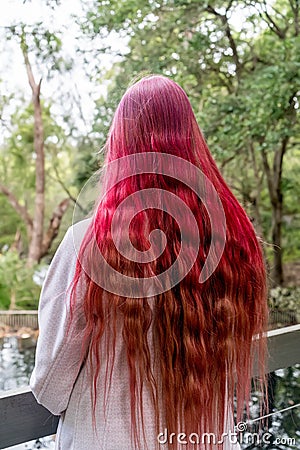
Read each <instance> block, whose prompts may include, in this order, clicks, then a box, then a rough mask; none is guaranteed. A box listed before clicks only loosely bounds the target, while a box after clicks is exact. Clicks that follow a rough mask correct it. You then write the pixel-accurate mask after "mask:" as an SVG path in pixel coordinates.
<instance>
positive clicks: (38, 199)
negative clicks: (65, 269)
mask: <svg viewBox="0 0 300 450" xmlns="http://www.w3.org/2000/svg"><path fill="white" fill-rule="evenodd" d="M7 33H8V37H9V38H10V39H13V38H14V39H17V40H18V42H19V46H20V49H21V51H22V55H23V59H24V65H25V68H26V73H27V78H28V83H29V86H30V89H31V93H32V106H33V109H32V118H33V123H32V125H33V129H32V130H30V131H31V132H32V134H31V135H29V142H30V140H31V138H32V149H31V150H29V154H30V159H31V161H33V160H34V166H35V169H34V189H35V195H34V211H33V212H31V211H30V209H29V208H28V207H27V206H26V204H24V203H22V202H21V201H19V199H18V198H17V196H16V195H15V193H14V192H13V191H12V190H11V189H10V188H9V186H7V185H5V184H4V183H3V181H2V182H1V184H0V191H1V192H2V194H3V195H4V196H5V197H6V198H7V200H8V202H9V203H10V205H11V206H12V207H13V208H14V210H15V211H16V212H17V214H18V215H19V216H20V218H21V219H22V221H23V222H24V224H25V227H26V231H27V238H28V258H27V260H28V265H29V266H32V265H33V264H34V263H36V262H39V261H40V260H41V258H42V257H43V256H44V255H46V254H47V252H48V251H49V249H50V247H51V244H52V242H53V240H54V239H55V237H56V236H57V234H58V231H59V227H60V224H61V221H62V218H63V215H64V214H65V212H66V210H67V208H68V205H69V201H70V199H69V198H64V199H63V200H61V201H60V202H59V204H58V205H57V206H56V207H55V208H54V210H53V212H52V215H51V217H50V220H49V225H48V228H47V229H46V231H44V220H45V138H46V136H45V123H44V117H43V110H42V102H41V98H40V97H41V83H42V78H40V80H39V81H38V82H37V81H36V79H35V76H34V74H33V69H32V64H31V61H30V54H31V53H32V52H33V51H34V50H35V52H36V54H37V60H38V57H39V58H40V60H41V61H44V62H47V63H48V64H50V67H49V70H51V69H53V67H56V68H57V67H58V66H57V65H58V62H59V63H61V59H59V58H58V56H57V55H59V50H60V46H61V42H60V40H59V38H57V36H55V35H53V34H51V33H50V32H49V31H48V30H41V28H40V27H39V28H38V27H34V28H33V29H32V30H30V33H29V30H27V29H26V27H25V25H20V26H18V27H10V28H9V29H8V30H7ZM28 35H30V36H32V40H33V42H31V43H30V45H29V43H28V39H29V38H28ZM43 40H44V45H45V46H46V49H47V51H46V50H45V49H44V48H42V43H43ZM27 111H28V110H27ZM48 113H49V111H48ZM18 136H19V137H20V138H22V132H21V133H20V134H18ZM11 144H12V139H11ZM20 154H21V153H20ZM20 154H19V155H20ZM28 169H29V172H32V171H31V168H30V166H29V168H28ZM31 175H33V174H32V173H31Z"/></svg>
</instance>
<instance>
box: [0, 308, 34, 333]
mask: <svg viewBox="0 0 300 450" xmlns="http://www.w3.org/2000/svg"><path fill="white" fill-rule="evenodd" d="M0 325H5V326H7V327H10V328H21V327H25V328H32V329H33V330H36V329H37V328H38V312H37V311H27V310H24V311H23V310H8V311H0Z"/></svg>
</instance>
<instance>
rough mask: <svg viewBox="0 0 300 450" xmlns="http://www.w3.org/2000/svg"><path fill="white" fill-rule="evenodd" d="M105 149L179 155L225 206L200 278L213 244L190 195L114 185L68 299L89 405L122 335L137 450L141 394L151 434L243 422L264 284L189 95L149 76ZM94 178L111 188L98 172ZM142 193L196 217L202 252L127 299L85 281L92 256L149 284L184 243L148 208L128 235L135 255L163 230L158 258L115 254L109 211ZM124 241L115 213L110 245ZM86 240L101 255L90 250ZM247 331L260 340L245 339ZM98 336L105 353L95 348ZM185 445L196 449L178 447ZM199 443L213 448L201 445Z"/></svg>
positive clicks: (172, 187) (249, 235)
mask: <svg viewBox="0 0 300 450" xmlns="http://www.w3.org/2000/svg"><path fill="white" fill-rule="evenodd" d="M106 151H107V154H106V164H109V163H111V162H112V161H115V160H117V159H119V158H121V157H126V156H128V155H133V154H140V153H146V152H157V153H158V154H171V155H174V156H176V157H179V158H182V159H184V160H185V161H188V162H189V163H191V164H193V165H194V166H195V167H197V168H198V169H200V170H201V171H202V173H203V174H204V175H205V176H206V177H207V178H208V180H209V181H210V182H211V183H212V185H213V186H214V188H215V190H216V192H217V194H218V196H219V198H220V200H221V203H222V205H223V209H224V212H225V217H226V243H225V248H224V251H223V253H222V256H221V259H220V261H219V264H218V265H217V268H216V270H215V271H214V272H213V273H212V274H211V276H210V277H209V278H208V279H207V280H206V281H205V282H204V283H199V276H200V273H201V269H202V267H203V266H204V263H205V258H206V255H207V253H208V250H209V248H210V245H211V223H210V218H209V215H208V213H207V210H206V207H205V205H204V203H203V202H202V201H201V199H200V198H198V197H197V195H196V194H195V192H193V191H192V190H191V189H189V188H188V187H187V186H185V185H184V183H183V182H181V181H178V180H176V179H175V178H172V177H170V176H164V175H162V174H153V173H152V174H149V173H144V174H139V175H135V176H131V177H128V178H126V179H124V180H122V181H120V182H118V183H117V184H116V185H114V184H113V183H112V184H111V185H112V187H111V189H109V190H108V192H107V194H106V196H105V197H104V198H103V199H101V201H99V202H98V204H97V208H96V209H95V212H94V215H93V220H92V223H91V225H90V227H89V229H88V231H87V233H86V235H85V237H84V240H83V242H82V245H81V249H80V252H79V256H78V263H77V267H76V273H75V277H74V286H73V290H72V302H73V303H72V304H73V305H75V303H76V302H81V301H83V303H84V312H85V316H86V334H85V339H87V340H89V343H90V345H89V348H90V361H91V366H92V370H93V372H92V378H93V386H94V389H93V394H92V395H93V401H94V405H95V404H96V400H97V378H98V376H99V373H100V367H101V364H106V374H107V375H106V380H105V382H106V384H107V389H109V384H110V380H111V374H112V373H113V370H114V361H115V347H116V340H117V336H118V335H119V336H121V339H122V340H123V343H124V345H125V348H126V354H127V363H128V373H129V380H128V381H129V389H130V402H131V424H132V435H133V441H134V443H133V447H134V448H140V447H141V446H142V447H143V448H144V447H145V445H146V444H145V443H144V442H141V439H142V438H141V436H144V437H145V436H146V433H145V430H144V429H143V427H144V422H143V398H142V394H141V392H142V391H143V389H145V390H148V391H149V393H150V397H151V399H152V405H153V415H154V417H155V421H156V426H157V433H159V432H160V431H162V430H163V429H164V428H167V429H168V430H169V432H175V433H180V432H183V433H186V435H189V434H191V433H198V434H199V435H201V434H202V433H204V432H206V433H209V432H213V433H216V434H217V435H221V434H222V433H223V432H224V421H225V420H226V417H227V410H228V411H229V413H230V414H233V409H234V407H236V408H237V420H238V421H239V420H241V418H242V414H243V411H244V408H245V405H247V404H248V402H249V396H250V387H251V377H252V372H253V367H252V366H253V354H254V350H255V353H256V354H257V359H258V363H259V364H258V367H259V372H260V382H261V386H262V387H263V386H264V383H265V380H264V368H265V363H264V358H265V340H264V339H263V338H262V333H263V332H264V331H265V328H266V323H267V287H266V273H265V266H264V261H263V256H262V250H261V247H260V243H259V240H258V239H257V237H256V234H255V231H254V229H253V226H252V224H251V223H250V221H249V219H248V217H247V215H246V213H245V211H244V210H243V208H242V207H241V206H240V204H239V203H238V201H237V199H236V198H235V197H234V195H233V194H232V192H231V191H230V189H229V188H228V186H227V185H226V183H225V181H224V179H223V178H222V176H221V174H220V172H219V170H218V168H217V166H216V164H215V162H214V160H213V158H212V156H211V154H210V152H209V149H208V147H207V144H206V142H205V140H204V137H203V135H202V133H201V131H200V129H199V126H198V124H197V122H196V119H195V116H194V113H193V110H192V107H191V104H190V102H189V100H188V97H187V95H186V94H185V92H184V91H183V89H182V88H181V87H180V86H179V85H178V84H176V83H175V82H174V81H172V80H170V79H168V78H166V77H163V76H158V75H152V76H147V77H145V78H143V79H141V80H140V81H138V82H137V83H135V84H134V85H132V86H131V87H130V88H129V89H128V90H127V92H126V93H125V95H124V96H123V98H122V100H121V102H120V104H119V106H118V107H117V110H116V112H115V115H114V119H113V122H112V125H111V129H110V132H109V136H108V139H107V143H106ZM110 176H111V174H110ZM102 182H103V183H104V184H105V183H107V182H108V180H107V179H106V175H105V173H104V176H103V180H102ZM148 188H157V189H161V190H164V191H167V192H170V193H172V194H175V195H176V196H177V197H179V198H180V199H181V200H182V201H184V202H185V203H186V205H187V206H188V208H189V209H190V210H191V211H192V213H193V215H194V217H195V219H196V222H197V225H198V232H199V235H200V241H201V245H200V246H199V250H198V251H197V258H196V261H195V263H194V264H193V266H192V269H191V270H190V271H189V272H188V273H187V274H186V276H185V277H184V278H183V279H182V280H181V281H180V282H178V283H177V284H176V285H175V286H174V287H172V288H171V289H169V290H167V291H166V292H163V293H159V294H158V295H155V296H154V298H147V297H146V296H142V297H141V298H135V297H134V296H132V297H130V296H127V297H124V296H122V295H117V294H116V293H111V292H109V291H107V290H105V289H104V288H103V287H101V283H98V282H96V281H95V279H94V278H93V277H91V276H90V275H89V273H91V270H93V269H92V267H96V266H97V258H98V256H97V255H99V250H100V252H101V254H102V255H103V257H104V258H105V260H106V261H107V262H108V263H109V265H110V266H111V267H113V268H114V269H115V270H117V271H118V272H121V273H123V274H124V275H127V276H130V277H136V278H141V277H149V276H154V277H155V276H156V275H158V274H159V273H162V272H164V271H165V270H167V269H168V267H169V266H170V265H171V264H172V263H173V262H174V261H175V260H176V258H177V256H178V253H179V250H180V246H181V241H180V230H179V226H178V223H177V221H176V220H175V219H174V217H172V216H171V215H169V214H168V213H167V212H166V211H163V210H162V211H160V210H158V209H157V208H147V209H145V210H143V211H140V212H139V213H138V214H136V215H134V217H133V218H132V222H131V225H130V229H129V230H130V240H131V242H132V244H133V245H134V246H135V247H136V249H137V250H139V251H140V252H143V251H146V250H148V249H149V247H150V244H149V240H148V237H149V234H150V233H151V231H153V230H156V229H161V230H163V231H164V233H165V235H166V238H167V245H166V248H165V250H164V251H163V253H162V254H161V255H160V256H159V257H158V258H156V259H155V261H150V262H146V263H138V262H136V261H133V260H130V259H127V258H125V257H124V256H123V255H122V254H120V253H119V252H118V250H117V249H116V247H115V244H114V241H113V239H112V235H111V223H112V220H113V217H114V214H115V211H116V209H117V208H118V206H119V205H120V203H121V202H122V201H123V200H124V199H126V198H127V197H128V196H129V195H131V194H132V193H134V192H136V191H139V190H144V189H148ZM99 195H100V194H99ZM183 220H184V219H183ZM186 222H187V223H186V226H187V227H188V230H189V233H190V239H191V243H193V242H194V235H195V229H194V228H193V227H191V225H190V224H189V223H188V219H186ZM189 227H190V228H189ZM123 238H125V236H124V229H123V226H122V215H121V216H120V223H119V228H118V240H119V241H122V239H123ZM93 239H95V242H96V244H97V245H96V246H97V248H96V247H95V246H93V245H91V242H92V241H93ZM191 245H192V244H191ZM83 260H84V261H85V263H84V264H82V261H83ZM99 276H101V274H100V275H99ZM102 276H103V277H105V276H108V277H109V276H110V275H109V274H105V273H104V274H102ZM79 283H80V285H82V283H83V285H84V286H85V289H84V291H83V292H84V294H83V296H84V298H83V299H82V298H80V299H79V298H78V297H79V290H78V289H77V287H78V284H79ZM255 335H257V336H258V337H260V339H257V340H253V337H254V336H255ZM104 336H106V337H105V342H106V344H105V347H104V348H105V349H106V350H105V351H106V355H105V358H103V356H102V355H100V350H99V349H100V344H101V343H102V341H103V339H104ZM254 342H256V344H255V349H254V344H253V343H254ZM256 347H257V348H256ZM103 361H105V363H103ZM234 398H235V399H236V404H235V401H234ZM234 405H235V406H234ZM104 406H105V405H104ZM95 420H97V417H95ZM192 447H193V448H196V447H195V446H192V445H191V444H188V445H187V446H186V448H192ZM206 447H207V448H214V447H213V446H211V445H209V444H207V446H206ZM169 448H172V449H175V448H178V444H177V443H175V442H174V444H170V445H169ZM197 448H200V447H197ZM201 448H202V447H201ZM220 448H223V447H222V446H221V447H220Z"/></svg>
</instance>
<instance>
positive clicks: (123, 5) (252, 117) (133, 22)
mask: <svg viewBox="0 0 300 450" xmlns="http://www.w3.org/2000/svg"><path fill="white" fill-rule="evenodd" d="M226 8H227V9H226ZM297 17H298V16H297V11H296V5H292V3H291V2H288V1H286V0H278V1H276V2H273V3H272V5H271V4H268V7H267V6H266V3H265V2H264V1H259V0H258V1H255V2H252V1H251V2H248V1H237V2H227V4H226V5H224V2H220V1H218V0H215V1H212V2H199V1H196V0H189V1H175V2H174V1H173V0H166V1H164V2H148V1H145V0H138V1H134V2H133V1H121V2H120V1H117V0H110V1H106V2H101V4H99V2H94V4H93V6H91V7H90V10H89V12H88V13H87V20H86V21H84V22H83V25H82V28H83V30H84V32H85V33H86V34H87V35H89V36H90V37H92V38H97V37H101V38H102V39H103V42H104V44H103V48H102V51H103V52H106V51H109V50H110V48H109V46H107V45H106V43H107V42H108V40H107V37H108V36H111V37H113V36H114V33H116V32H117V33H118V34H119V36H121V37H122V39H124V40H125V41H126V39H127V42H128V45H127V48H126V49H124V50H123V53H122V61H121V62H117V63H116V64H115V65H114V67H113V69H110V70H109V72H108V74H107V77H108V78H109V79H110V80H111V84H110V88H109V91H108V96H107V98H106V99H103V98H100V99H99V102H98V104H97V114H96V116H95V125H94V127H95V130H96V131H97V132H98V133H99V134H100V135H101V136H105V135H106V133H107V128H108V123H109V122H110V120H111V117H112V114H113V111H114V109H115V107H116V106H117V103H118V101H119V99H120V96H121V93H123V92H124V90H125V89H126V87H127V86H128V84H129V83H130V80H131V79H132V78H135V77H136V76H138V75H139V73H143V72H144V71H146V72H148V73H161V74H164V75H167V76H170V77H172V78H174V80H175V81H178V82H179V83H180V84H181V85H182V86H183V88H184V89H185V90H186V92H187V93H188V95H189V98H190V100H191V102H192V105H193V107H194V111H195V113H196V116H197V119H198V121H199V124H200V126H201V128H202V129H203V131H204V134H205V136H206V139H207V140H208V143H209V146H210V149H211V151H212V153H213V154H214V156H215V158H216V159H217V163H218V164H219V167H220V168H221V170H222V172H223V174H224V176H225V178H226V181H227V182H228V183H229V185H230V186H231V188H232V189H233V191H234V192H235V194H236V195H237V196H238V198H239V199H240V201H241V202H242V204H243V205H244V206H245V207H246V209H247V211H248V213H249V215H250V216H251V217H253V219H254V223H255V226H256V227H257V230H258V233H259V234H262V235H263V238H264V240H265V241H267V242H269V243H271V242H272V232H271V231H272V230H271V228H272V221H273V219H272V199H271V194H270V190H269V186H268V183H267V177H266V167H265V165H264V162H263V153H265V154H266V159H267V162H268V164H269V166H270V167H271V169H272V167H273V164H274V158H275V159H276V158H277V156H275V155H276V154H279V152H280V149H281V148H283V146H284V148H285V150H284V153H285V154H287V153H288V154H289V157H285V158H284V165H283V172H282V180H281V182H280V184H279V189H280V192H279V194H278V196H279V198H280V196H281V195H282V196H283V199H284V211H283V214H284V215H288V216H290V215H291V214H292V215H293V216H294V215H295V214H299V202H298V201H297V200H296V199H297V195H296V194H295V191H296V189H298V190H299V182H298V178H299V177H297V176H295V174H294V173H296V168H295V169H293V166H292V165H291V164H289V161H290V158H294V159H295V156H294V155H295V152H296V149H297V145H299V135H300V128H299V121H298V120H297V116H298V114H299V108H298V106H297V105H298V102H299V99H298V97H297V96H298V94H299V85H300V64H299V57H298V55H299V49H300V34H299V23H298V25H297V20H298V22H299V17H298V18H297ZM297 26H298V28H297ZM100 42H101V41H100ZM97 52H98V53H99V52H101V49H100V50H99V49H98V50H97ZM296 142H297V144H296ZM297 186H298V187H297ZM291 207H293V211H291ZM292 223H293V224H294V222H292ZM295 225H296V223H295ZM291 228H292V232H291ZM282 231H283V243H284V245H285V247H286V249H287V252H286V255H285V259H293V258H295V257H296V255H298V254H299V251H297V250H296V249H297V248H299V245H298V244H296V245H295V242H294V243H293V242H292V240H293V239H294V238H296V241H297V242H299V240H298V239H299V236H298V234H299V233H297V232H296V227H295V226H294V225H292V227H287V226H285V225H284V226H283V230H282ZM291 236H293V239H292V238H291ZM272 248H273V247H271V246H270V247H268V249H267V253H268V254H271V253H272V251H273V250H272Z"/></svg>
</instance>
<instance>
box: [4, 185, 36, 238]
mask: <svg viewBox="0 0 300 450" xmlns="http://www.w3.org/2000/svg"><path fill="white" fill-rule="evenodd" d="M0 191H1V192H2V194H3V195H5V197H6V198H7V200H8V201H9V203H10V205H11V206H12V207H13V208H14V210H15V211H16V212H17V213H18V214H19V216H20V217H21V219H23V221H24V222H25V225H26V228H27V232H28V235H29V236H30V235H31V232H32V227H33V220H32V218H31V216H30V214H29V212H28V211H27V209H26V208H25V206H23V205H21V204H20V203H19V201H18V199H17V198H16V196H15V195H14V194H13V193H12V192H11V191H10V190H9V189H8V188H7V187H6V186H4V185H3V184H2V183H0Z"/></svg>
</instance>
